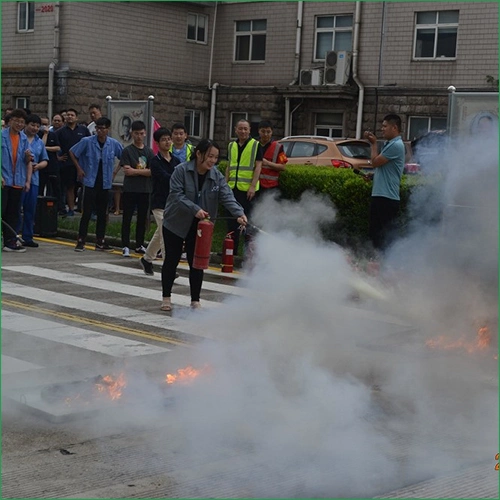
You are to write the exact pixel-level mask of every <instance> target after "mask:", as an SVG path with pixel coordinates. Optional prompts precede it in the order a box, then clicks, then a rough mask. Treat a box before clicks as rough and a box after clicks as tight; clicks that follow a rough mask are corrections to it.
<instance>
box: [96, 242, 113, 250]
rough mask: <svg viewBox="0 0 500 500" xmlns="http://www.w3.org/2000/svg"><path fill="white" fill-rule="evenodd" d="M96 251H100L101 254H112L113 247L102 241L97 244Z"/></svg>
mask: <svg viewBox="0 0 500 500" xmlns="http://www.w3.org/2000/svg"><path fill="white" fill-rule="evenodd" d="M95 249H96V250H100V251H101V252H112V251H113V247H110V246H109V245H108V244H107V243H105V242H104V241H101V242H100V243H96V244H95Z"/></svg>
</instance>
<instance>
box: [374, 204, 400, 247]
mask: <svg viewBox="0 0 500 500" xmlns="http://www.w3.org/2000/svg"><path fill="white" fill-rule="evenodd" d="M399 206H400V203H399V201H398V200H391V199H390V198H385V197H383V196H372V199H371V203H370V228H369V231H370V239H371V240H372V243H373V247H374V248H376V249H377V250H385V249H386V248H387V247H388V246H389V245H390V243H391V242H392V241H393V240H394V236H395V231H396V219H397V218H398V215H399Z"/></svg>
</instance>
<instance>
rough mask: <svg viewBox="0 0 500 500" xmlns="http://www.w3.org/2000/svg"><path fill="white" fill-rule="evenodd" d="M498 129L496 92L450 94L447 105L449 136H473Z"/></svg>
mask: <svg viewBox="0 0 500 500" xmlns="http://www.w3.org/2000/svg"><path fill="white" fill-rule="evenodd" d="M490 126H491V127H494V128H496V129H498V92H452V93H451V94H450V97H449V103H448V132H449V134H450V135H452V136H455V135H462V134H464V135H474V134H477V133H481V130H483V129H484V128H487V127H490Z"/></svg>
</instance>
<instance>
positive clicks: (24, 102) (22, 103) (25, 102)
mask: <svg viewBox="0 0 500 500" xmlns="http://www.w3.org/2000/svg"><path fill="white" fill-rule="evenodd" d="M29 107H30V98H29V97H16V98H15V99H14V108H16V109H26V108H29Z"/></svg>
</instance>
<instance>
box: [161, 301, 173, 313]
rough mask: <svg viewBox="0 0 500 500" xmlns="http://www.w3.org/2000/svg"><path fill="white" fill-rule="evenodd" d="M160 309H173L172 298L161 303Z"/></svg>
mask: <svg viewBox="0 0 500 500" xmlns="http://www.w3.org/2000/svg"><path fill="white" fill-rule="evenodd" d="M160 309H161V310H162V311H171V310H172V304H171V303H170V299H167V300H164V301H163V302H162V303H161V306H160Z"/></svg>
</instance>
